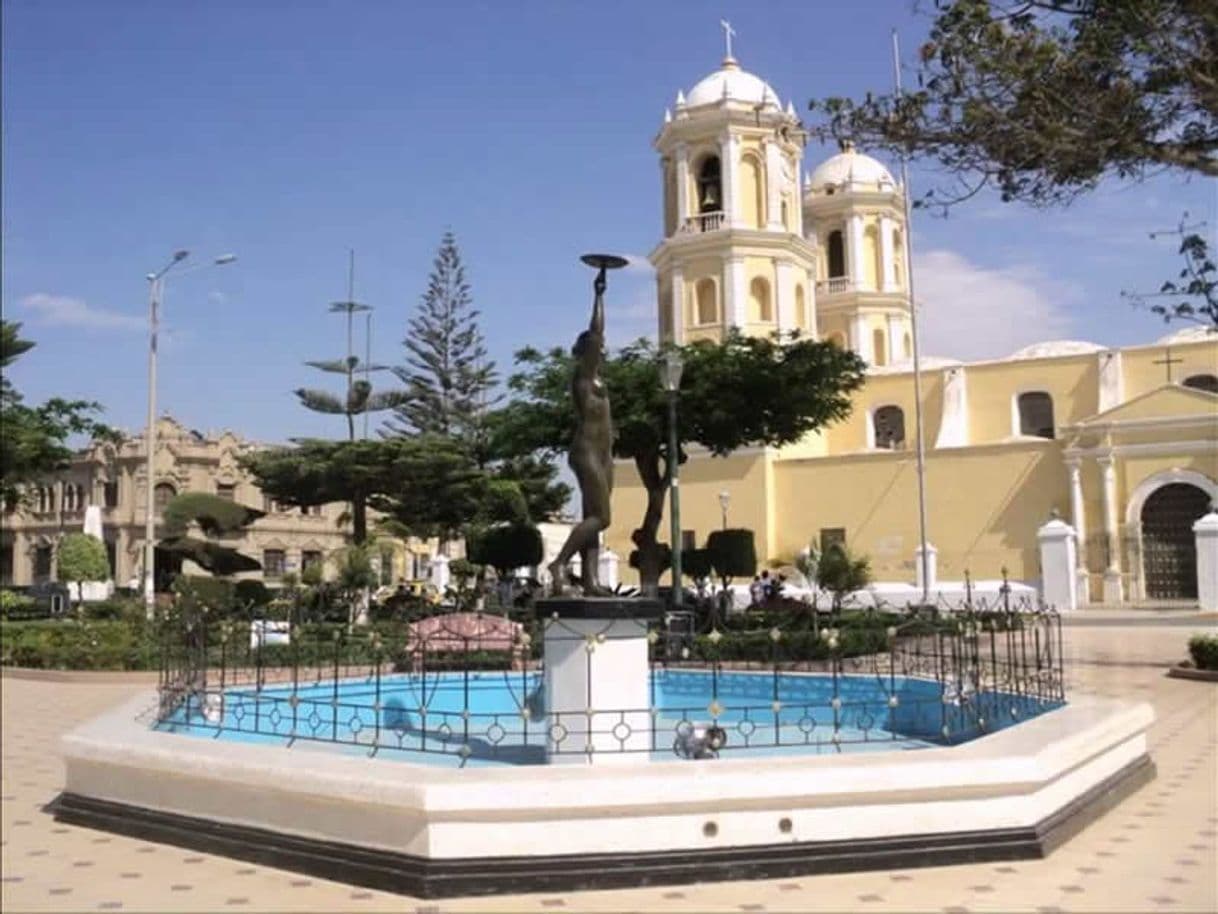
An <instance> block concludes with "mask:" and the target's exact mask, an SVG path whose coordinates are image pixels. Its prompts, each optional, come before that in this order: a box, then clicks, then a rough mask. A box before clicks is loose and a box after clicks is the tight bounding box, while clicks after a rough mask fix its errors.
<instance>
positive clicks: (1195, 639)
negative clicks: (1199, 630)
mask: <svg viewBox="0 0 1218 914" xmlns="http://www.w3.org/2000/svg"><path fill="white" fill-rule="evenodd" d="M1188 652H1189V654H1190V655H1191V656H1192V658H1193V665H1194V666H1195V667H1197V669H1199V670H1218V635H1193V636H1192V637H1191V638H1189V639H1188Z"/></svg>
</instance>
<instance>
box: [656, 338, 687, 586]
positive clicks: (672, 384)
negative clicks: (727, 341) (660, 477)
mask: <svg viewBox="0 0 1218 914" xmlns="http://www.w3.org/2000/svg"><path fill="white" fill-rule="evenodd" d="M684 368H685V363H684V362H682V361H681V353H680V351H679V350H677V349H669V350H668V352H666V353H664V361H663V364H662V365H661V370H660V373H661V381H662V383H663V385H664V390H665V391H666V392H667V393H668V494H669V499H670V502H669V512H668V513H669V514H670V515H671V516H672V606H673V609H680V608H681V602H682V601H681V590H682V587H681V490H680V486H679V483H680V479H679V470H680V467H681V450H680V445H679V444H678V442H677V394H678V393H679V392H680V390H681V372H682V370H683V369H684Z"/></svg>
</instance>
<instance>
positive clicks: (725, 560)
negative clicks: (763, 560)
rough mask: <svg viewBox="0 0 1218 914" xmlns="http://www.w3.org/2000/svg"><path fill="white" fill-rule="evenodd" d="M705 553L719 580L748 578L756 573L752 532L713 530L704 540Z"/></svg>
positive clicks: (755, 550) (754, 545) (755, 555)
mask: <svg viewBox="0 0 1218 914" xmlns="http://www.w3.org/2000/svg"><path fill="white" fill-rule="evenodd" d="M706 551H707V552H709V553H710V562H711V567H713V568H714V569H715V574H717V575H719V577H721V578H749V577H752V576H753V575H755V574H756V573H757V546H756V544H755V543H754V540H753V531H752V530H715V531H714V532H713V533H711V534H710V536H708V537H707V538H706Z"/></svg>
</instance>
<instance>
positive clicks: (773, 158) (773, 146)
mask: <svg viewBox="0 0 1218 914" xmlns="http://www.w3.org/2000/svg"><path fill="white" fill-rule="evenodd" d="M781 176H782V150H781V149H780V148H779V146H778V144H777V143H776V142H774V141H773V140H771V141H769V142H767V143H766V144H765V199H766V206H765V211H766V212H765V227H766V230H767V231H771V232H781V231H786V226H784V225H783V224H782V202H781V195H780V194H779V190H780V189H781V188H780V186H779V179H780V178H781Z"/></svg>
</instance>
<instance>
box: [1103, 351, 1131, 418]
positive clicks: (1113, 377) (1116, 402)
mask: <svg viewBox="0 0 1218 914" xmlns="http://www.w3.org/2000/svg"><path fill="white" fill-rule="evenodd" d="M1098 358H1099V360H1100V389H1099V409H1098V410H1097V412H1101V413H1102V412H1106V411H1108V410H1110V409H1113V408H1114V407H1117V406H1120V405H1121V404H1122V403H1124V402H1125V372H1124V371H1123V370H1122V368H1121V351H1120V350H1119V349H1112V350H1109V351H1108V352H1101V353H1100V354H1099V356H1098Z"/></svg>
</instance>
